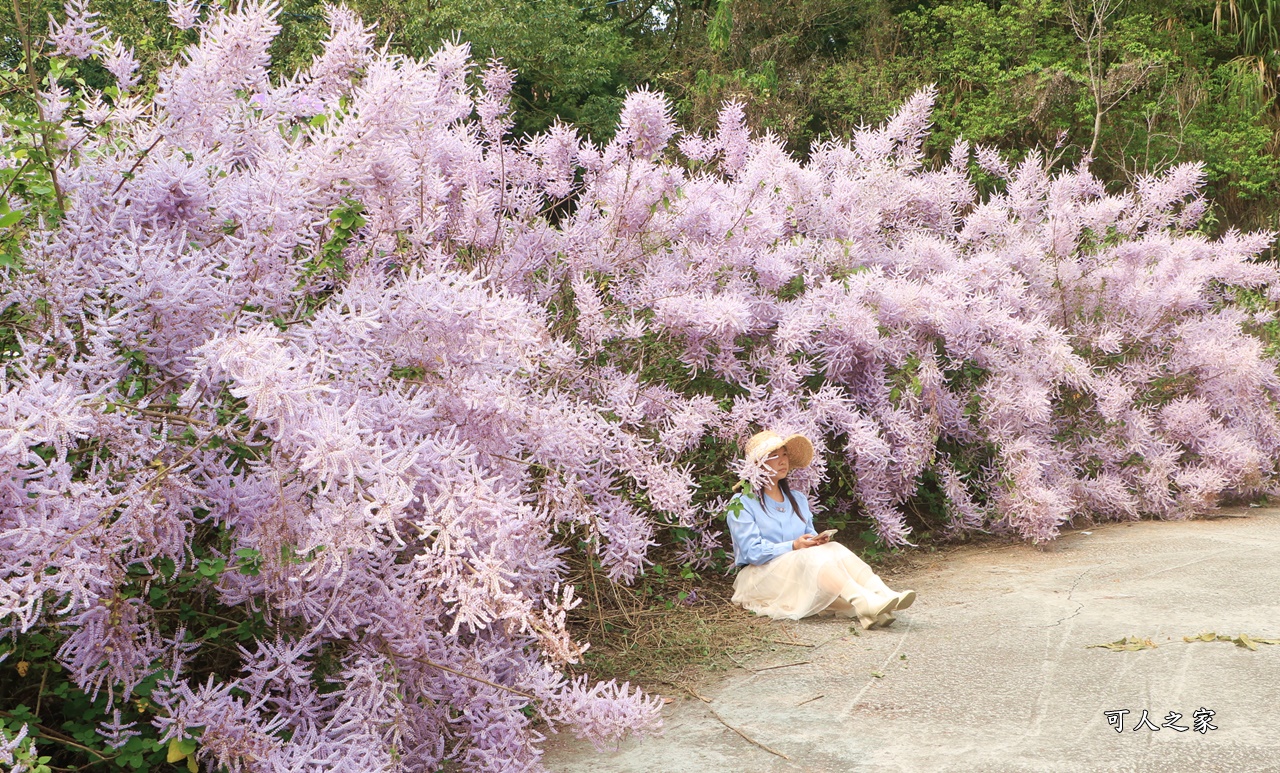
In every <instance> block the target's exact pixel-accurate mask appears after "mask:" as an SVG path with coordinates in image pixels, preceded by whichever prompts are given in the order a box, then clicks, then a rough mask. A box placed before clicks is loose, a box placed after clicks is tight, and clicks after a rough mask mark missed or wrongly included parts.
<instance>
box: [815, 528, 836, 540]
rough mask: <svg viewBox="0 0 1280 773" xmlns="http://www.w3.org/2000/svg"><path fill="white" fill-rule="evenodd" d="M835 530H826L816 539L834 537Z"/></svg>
mask: <svg viewBox="0 0 1280 773" xmlns="http://www.w3.org/2000/svg"><path fill="white" fill-rule="evenodd" d="M836 531H837V530H836V529H827V530H826V531H824V532H822V533H821V534H819V535H818V539H831V538H832V537H834V536H835V535H836Z"/></svg>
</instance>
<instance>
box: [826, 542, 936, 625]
mask: <svg viewBox="0 0 1280 773" xmlns="http://www.w3.org/2000/svg"><path fill="white" fill-rule="evenodd" d="M828 544H831V545H834V544H836V543H828ZM837 547H838V548H839V553H840V564H841V566H843V567H844V570H845V572H846V573H848V575H849V577H850V578H851V579H852V580H853V581H854V582H856V583H858V584H859V585H861V586H862V587H864V588H867V589H869V590H871V591H874V592H876V593H879V594H883V595H885V596H890V597H893V598H895V599H897V602H898V603H897V605H896V606H897V608H898V609H906V608H907V607H909V606H911V604H912V602H914V601H915V600H916V592H915V591H912V590H908V591H902V592H901V593H899V592H897V591H895V590H892V589H891V588H890V587H889V586H888V585H886V584H885V582H884V580H881V579H880V576H879V575H877V574H876V573H875V571H873V570H872V568H871V567H870V566H867V563H866V562H865V561H863V560H862V559H861V558H858V557H857V556H856V555H854V553H853V551H852V550H849V549H848V548H846V547H845V546H844V545H838V546H837Z"/></svg>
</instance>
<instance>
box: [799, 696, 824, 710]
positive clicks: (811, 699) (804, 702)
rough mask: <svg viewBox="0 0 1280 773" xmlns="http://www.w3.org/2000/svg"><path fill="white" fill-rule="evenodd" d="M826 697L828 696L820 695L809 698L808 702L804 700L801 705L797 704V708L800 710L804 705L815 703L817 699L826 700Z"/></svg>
mask: <svg viewBox="0 0 1280 773" xmlns="http://www.w3.org/2000/svg"><path fill="white" fill-rule="evenodd" d="M825 697H827V696H826V693H820V694H818V695H815V696H813V697H812V698H809V699H807V700H802V701H800V702H799V703H797V704H796V708H800V707H801V706H803V705H804V704H806V703H813V702H814V701H816V700H817V699H819V698H825Z"/></svg>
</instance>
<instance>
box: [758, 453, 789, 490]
mask: <svg viewBox="0 0 1280 773" xmlns="http://www.w3.org/2000/svg"><path fill="white" fill-rule="evenodd" d="M764 466H765V467H767V468H768V469H769V475H770V477H772V478H773V481H774V482H775V483H776V482H778V481H780V480H782V479H783V478H785V477H787V472H788V471H789V470H790V469H791V455H790V454H788V453H787V447H786V446H783V447H782V448H779V449H778V450H777V451H774V452H773V456H770V457H769V458H768V459H765V460H764Z"/></svg>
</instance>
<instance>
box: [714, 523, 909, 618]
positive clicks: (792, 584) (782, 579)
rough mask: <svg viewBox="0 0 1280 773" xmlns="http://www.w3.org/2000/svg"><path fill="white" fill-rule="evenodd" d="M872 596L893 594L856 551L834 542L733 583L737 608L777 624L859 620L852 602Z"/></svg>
mask: <svg viewBox="0 0 1280 773" xmlns="http://www.w3.org/2000/svg"><path fill="white" fill-rule="evenodd" d="M850 583H852V585H851V584H850ZM866 591H870V592H872V593H876V594H880V593H893V591H891V590H889V587H888V586H887V585H885V584H884V582H883V581H882V580H881V579H880V578H879V577H877V576H876V573H875V572H874V571H872V569H871V567H869V566H867V564H866V562H864V561H863V560H862V559H861V558H858V557H857V556H856V555H854V554H853V551H851V550H849V549H848V548H846V547H845V546H844V545H841V544H839V543H837V542H828V543H827V544H825V545H819V546H817V547H812V548H804V549H803V550H793V551H791V552H789V553H783V554H782V555H780V556H778V557H777V558H775V559H773V560H772V561H769V562H767V563H764V564H760V565H758V566H755V565H750V566H744V567H742V568H741V569H739V570H738V577H737V579H736V580H734V581H733V603H735V604H737V605H739V606H741V607H743V608H744V609H748V610H750V611H752V612H755V613H756V614H758V615H766V616H768V617H771V618H773V619H775V620H799V619H800V618H802V617H808V616H810V615H817V614H834V615H843V616H845V617H855V616H856V615H855V613H854V610H853V606H852V605H851V604H849V602H848V601H846V598H848V596H849V595H850V594H851V593H852V594H855V595H859V594H860V593H863V592H866Z"/></svg>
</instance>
